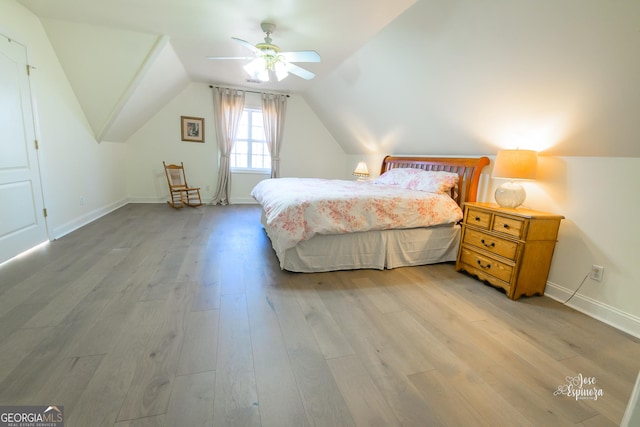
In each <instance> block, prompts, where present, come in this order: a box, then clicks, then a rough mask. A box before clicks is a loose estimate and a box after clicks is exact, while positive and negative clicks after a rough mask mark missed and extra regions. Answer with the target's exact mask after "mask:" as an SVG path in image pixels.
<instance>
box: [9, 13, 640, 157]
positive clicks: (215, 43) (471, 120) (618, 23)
mask: <svg viewBox="0 0 640 427" xmlns="http://www.w3.org/2000/svg"><path fill="white" fill-rule="evenodd" d="M18 1H19V3H21V4H22V5H24V6H25V7H27V8H29V9H30V10H32V11H33V12H34V13H35V14H36V15H38V16H39V17H40V19H41V21H42V23H43V26H44V28H45V30H46V32H47V34H48V36H49V39H50V40H51V43H52V45H53V47H54V49H55V51H56V54H57V55H58V57H59V59H60V62H61V64H62V66H63V68H64V69H65V72H66V74H67V76H68V78H69V81H70V83H71V85H72V86H73V88H74V91H75V92H76V95H77V97H78V99H79V101H80V103H81V105H82V107H83V109H84V111H85V114H86V116H87V119H88V120H89V122H90V124H91V126H92V128H93V129H94V131H95V133H96V136H97V138H98V139H99V140H102V139H105V140H114V141H124V140H126V139H127V137H128V136H129V135H131V134H132V132H134V131H135V130H136V129H137V127H138V126H140V125H141V124H142V123H144V121H146V119H148V118H149V117H150V115H152V114H154V113H155V112H156V111H157V108H158V106H160V105H162V104H163V103H164V101H168V100H170V99H171V98H173V97H174V96H175V95H176V94H177V93H179V92H180V91H181V90H182V89H183V88H184V87H185V86H186V85H187V84H189V82H202V83H214V84H223V85H229V86H233V87H247V88H250V89H254V90H259V89H264V90H271V91H281V92H290V93H299V94H301V95H302V96H304V97H305V99H306V100H307V102H308V103H309V104H310V105H311V107H312V108H313V109H314V111H315V112H316V114H317V115H318V117H320V119H321V120H322V121H323V122H324V123H325V125H326V126H327V128H328V129H329V131H330V132H331V133H332V134H333V136H334V138H335V139H336V141H338V143H340V144H341V145H342V147H343V148H344V149H345V151H346V152H347V153H354V154H356V153H406V154H411V153H415V154H444V155H475V154H491V153H494V152H495V151H496V150H497V149H498V148H500V147H521V148H532V149H536V150H538V151H543V152H546V153H548V154H553V155H568V156H606V157H640V121H639V120H638V117H640V55H638V52H640V2H638V1H637V0H617V1H615V2H610V1H606V0H587V1H573V0H561V1H558V0H521V1H513V0H497V1H491V2H487V1H477V0H454V1H442V0H417V1H416V0H395V1H393V2H391V1H386V0H306V1H304V2H292V1H284V0H272V1H263V0H238V1H235V2H231V1H222V0H209V1H206V2H205V1H203V0H180V1H178V0H155V1H152V0H110V1H108V2H105V1H104V0H56V1H51V0H18ZM262 21H271V22H273V23H275V24H276V25H277V29H276V31H275V33H274V34H273V35H272V38H273V39H274V41H275V42H276V43H277V44H278V45H280V46H281V47H282V48H283V50H287V51H295V50H307V49H314V50H316V51H317V52H318V53H319V54H320V55H321V56H322V61H321V62H320V63H311V64H300V65H304V67H305V68H307V69H309V70H311V71H313V72H314V73H315V74H316V78H315V79H313V80H310V81H306V80H302V79H300V78H298V77H296V76H290V77H288V78H287V79H285V80H283V81H282V82H274V83H261V84H256V83H248V82H247V81H246V79H247V76H246V75H245V73H244V71H243V70H242V68H241V66H242V65H243V64H244V63H243V62H240V61H234V60H230V61H210V60H207V59H206V56H246V55H247V53H248V51H247V50H246V48H244V47H243V46H241V45H240V44H238V43H236V42H234V41H233V40H232V39H231V37H232V36H233V37H238V38H241V39H244V40H247V41H250V42H251V43H258V42H260V41H262V38H263V37H264V34H263V33H262V31H261V29H260V25H259V24H260V22H262ZM35 65H37V64H35Z"/></svg>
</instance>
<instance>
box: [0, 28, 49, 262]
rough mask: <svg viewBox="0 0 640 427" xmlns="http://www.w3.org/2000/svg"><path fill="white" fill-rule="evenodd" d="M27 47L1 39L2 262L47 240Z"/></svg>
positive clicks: (0, 153) (0, 232)
mask: <svg viewBox="0 0 640 427" xmlns="http://www.w3.org/2000/svg"><path fill="white" fill-rule="evenodd" d="M42 200H43V198H42V185H41V182H40V169H39V166H38V154H37V151H36V146H35V132H34V121H33V115H32V110H31V92H30V89H29V76H28V72H27V51H26V48H25V47H24V46H23V45H21V44H20V43H17V42H16V41H13V40H10V39H7V38H6V37H4V36H1V35H0V262H3V261H6V260H8V259H9V258H12V257H13V256H15V255H18V254H19V253H21V252H23V251H25V250H27V249H30V248H32V247H34V246H36V245H38V244H40V243H42V242H45V241H47V240H48V238H47V227H46V224H45V218H44V209H43V208H44V206H43V201H42Z"/></svg>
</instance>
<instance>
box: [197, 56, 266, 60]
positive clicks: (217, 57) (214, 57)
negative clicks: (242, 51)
mask: <svg viewBox="0 0 640 427" xmlns="http://www.w3.org/2000/svg"><path fill="white" fill-rule="evenodd" d="M207 59H213V60H217V59H244V60H247V59H255V56H207Z"/></svg>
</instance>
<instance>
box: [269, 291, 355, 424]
mask: <svg viewBox="0 0 640 427" xmlns="http://www.w3.org/2000/svg"><path fill="white" fill-rule="evenodd" d="M271 295H272V301H273V305H274V307H275V311H276V313H277V314H278V321H279V324H280V329H281V330H282V332H283V335H284V341H285V344H286V346H287V353H288V355H289V360H290V361H291V366H292V369H293V373H294V375H295V378H296V381H297V383H298V388H299V389H300V394H301V396H302V401H303V403H304V407H305V412H306V414H307V417H308V418H309V422H310V424H312V425H327V426H350V425H354V424H353V419H352V418H351V415H350V413H349V409H348V407H347V405H346V402H345V401H344V398H343V397H342V395H341V394H340V390H339V389H338V386H337V385H336V383H335V381H334V380H333V377H332V376H331V371H330V369H329V366H328V365H327V362H326V360H325V358H324V356H323V355H322V351H321V350H320V347H319V346H318V343H317V342H316V340H315V337H314V335H313V332H312V331H311V328H310V327H309V325H308V324H307V322H306V319H305V316H304V314H303V313H302V310H301V309H300V306H299V305H298V302H297V300H296V296H295V294H294V293H293V292H292V291H291V290H290V288H288V287H287V288H282V289H278V290H275V289H274V290H273V291H272V294H271Z"/></svg>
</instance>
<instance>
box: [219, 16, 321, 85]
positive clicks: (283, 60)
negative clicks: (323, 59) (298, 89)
mask: <svg viewBox="0 0 640 427" xmlns="http://www.w3.org/2000/svg"><path fill="white" fill-rule="evenodd" d="M260 27H261V28H262V31H264V32H265V34H266V37H265V38H264V43H258V44H256V45H255V46H254V45H252V44H251V43H249V42H247V41H245V40H242V39H238V38H235V37H232V39H233V40H235V41H237V42H238V43H240V44H242V45H243V46H245V47H247V48H248V49H250V50H251V51H252V52H253V54H254V55H255V58H253V59H252V58H246V57H208V59H252V60H251V62H249V63H248V64H247V65H245V66H244V67H242V68H243V69H244V70H245V71H246V72H247V74H249V76H251V79H254V80H259V81H262V82H267V81H269V80H271V75H275V78H276V79H277V80H278V81H281V80H283V79H285V78H286V77H287V76H288V75H289V74H294V75H296V76H298V77H300V78H303V79H305V80H310V79H312V78H314V77H315V74H313V73H312V72H311V71H309V70H306V69H304V68H302V67H300V66H298V65H296V64H294V62H320V55H318V53H317V52H316V51H313V50H304V51H299V52H281V50H280V47H279V46H277V45H275V44H273V43H272V41H273V40H272V39H271V34H272V33H273V32H274V31H275V29H276V26H275V25H274V24H271V23H268V22H263V23H262V24H260Z"/></svg>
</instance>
